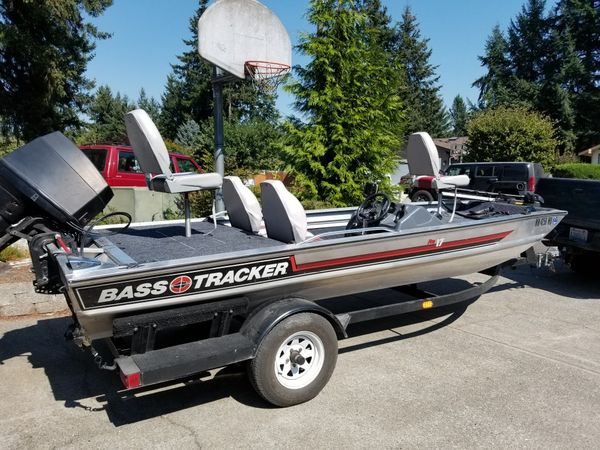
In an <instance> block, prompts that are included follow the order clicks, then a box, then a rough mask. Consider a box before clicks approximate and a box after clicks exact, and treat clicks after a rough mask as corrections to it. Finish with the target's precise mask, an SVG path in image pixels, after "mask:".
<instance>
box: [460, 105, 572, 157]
mask: <svg viewBox="0 0 600 450" xmlns="http://www.w3.org/2000/svg"><path fill="white" fill-rule="evenodd" d="M467 128H468V129H467V133H468V136H469V153H468V154H467V156H466V159H467V160H468V161H530V162H539V163H541V164H542V165H543V166H544V167H545V168H546V169H548V168H550V167H552V166H553V164H554V162H555V160H556V149H557V147H558V146H559V144H560V142H559V141H558V140H557V139H556V137H555V131H554V123H553V122H552V121H551V120H550V119H549V118H547V117H546V116H543V115H542V114H540V113H537V112H534V111H530V110H527V109H525V108H520V107H517V108H507V107H498V108H495V109H486V110H482V111H480V112H479V113H477V114H476V115H475V116H474V117H473V119H472V120H471V121H470V122H469V125H468V127H467Z"/></svg>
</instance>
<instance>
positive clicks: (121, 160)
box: [80, 145, 202, 187]
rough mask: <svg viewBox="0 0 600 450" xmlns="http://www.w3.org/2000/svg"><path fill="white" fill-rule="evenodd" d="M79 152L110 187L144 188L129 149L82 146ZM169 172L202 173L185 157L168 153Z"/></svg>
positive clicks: (137, 167) (140, 173) (194, 163)
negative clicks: (83, 154) (169, 161)
mask: <svg viewBox="0 0 600 450" xmlns="http://www.w3.org/2000/svg"><path fill="white" fill-rule="evenodd" d="M80 148H81V150H82V151H83V153H85V154H86V156H87V157H88V158H89V159H90V161H92V163H94V165H95V166H96V168H97V169H98V170H99V171H100V172H101V173H102V176H103V177H104V179H105V180H106V182H107V183H108V185H109V186H111V187H141V186H143V187H146V177H145V175H144V173H143V172H142V170H141V168H140V165H139V164H138V161H137V159H136V158H135V155H134V153H133V150H132V149H131V147H128V146H119V145H82V146H81V147H80ZM169 157H170V159H171V171H172V172H175V173H178V172H197V173H202V168H201V167H200V166H199V165H198V163H196V161H194V160H193V159H192V158H191V157H189V156H187V155H182V154H179V153H169Z"/></svg>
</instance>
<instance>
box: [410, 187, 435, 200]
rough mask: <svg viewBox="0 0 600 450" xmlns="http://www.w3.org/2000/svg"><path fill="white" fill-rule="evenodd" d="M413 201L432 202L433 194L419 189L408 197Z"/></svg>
mask: <svg viewBox="0 0 600 450" xmlns="http://www.w3.org/2000/svg"><path fill="white" fill-rule="evenodd" d="M410 199H411V200H412V201H413V202H430V203H431V202H432V201H433V195H432V194H431V192H429V191H426V190H423V189H420V190H418V191H417V192H415V193H414V194H413V195H412V196H411V198H410Z"/></svg>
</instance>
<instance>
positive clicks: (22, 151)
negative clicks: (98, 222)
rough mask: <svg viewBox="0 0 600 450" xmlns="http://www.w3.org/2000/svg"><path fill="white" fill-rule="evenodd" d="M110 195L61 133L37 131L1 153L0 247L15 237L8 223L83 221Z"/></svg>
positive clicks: (100, 177)
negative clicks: (37, 219)
mask: <svg viewBox="0 0 600 450" xmlns="http://www.w3.org/2000/svg"><path fill="white" fill-rule="evenodd" d="M112 195H113V193H112V190H111V189H110V187H109V186H108V185H107V184H106V181H105V180H104V178H102V175H101V174H100V172H98V170H97V169H96V167H95V166H94V165H93V164H92V163H91V162H90V160H89V159H88V158H87V157H86V156H85V155H84V153H83V152H82V151H81V150H80V149H79V148H77V146H76V145H75V144H74V143H73V142H71V141H70V140H69V139H67V138H66V137H65V136H64V135H63V134H61V133H59V132H54V133H51V134H48V135H46V136H42V137H39V138H37V139H35V140H33V141H31V142H30V143H28V144H26V145H24V146H22V147H20V148H18V149H17V150H15V151H14V152H12V153H10V154H8V155H7V156H5V157H4V158H2V159H0V250H1V249H2V248H4V247H6V246H7V245H9V244H10V243H11V242H13V241H14V240H15V239H16V238H13V237H12V236H7V229H8V228H9V227H10V226H11V225H14V224H16V223H18V222H20V221H21V220H22V219H24V218H25V217H40V218H41V219H42V220H47V221H48V222H51V223H54V224H58V225H59V226H64V227H65V228H68V227H69V226H72V225H75V226H79V227H82V226H84V225H85V224H86V223H88V222H89V221H90V220H92V219H93V218H94V216H96V215H97V214H98V213H100V212H101V211H102V210H103V209H104V208H105V207H106V204H107V203H108V202H109V201H110V199H111V198H112ZM23 231H25V230H23ZM57 231H58V230H57Z"/></svg>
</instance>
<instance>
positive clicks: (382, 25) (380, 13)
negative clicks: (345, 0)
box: [356, 0, 396, 57]
mask: <svg viewBox="0 0 600 450" xmlns="http://www.w3.org/2000/svg"><path fill="white" fill-rule="evenodd" d="M356 8H357V10H358V11H361V12H363V13H365V14H366V15H367V22H368V26H369V27H370V28H372V29H373V33H374V34H375V39H376V40H377V41H378V42H379V45H381V47H383V49H384V50H385V51H386V52H387V53H389V54H390V56H392V57H393V53H394V42H395V40H396V33H395V31H394V28H393V27H392V26H391V20H392V19H391V17H390V16H389V14H388V12H387V8H386V7H385V6H383V5H382V4H381V0H357V1H356Z"/></svg>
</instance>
